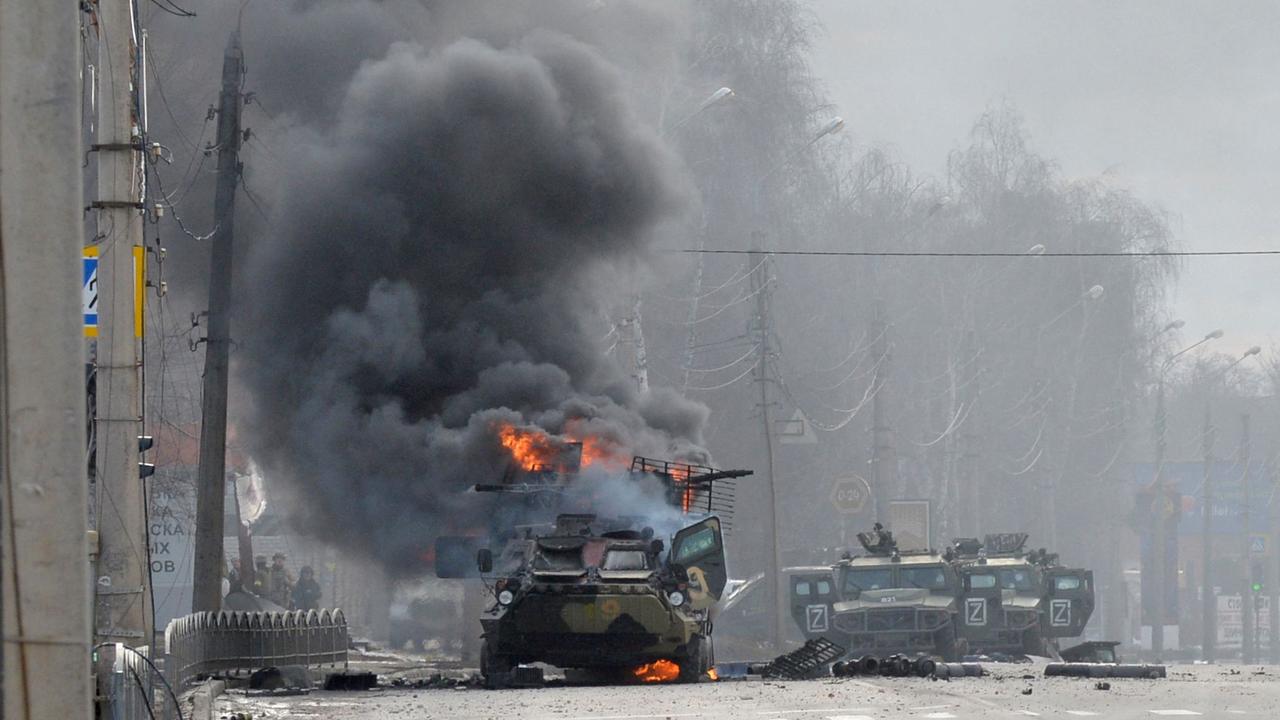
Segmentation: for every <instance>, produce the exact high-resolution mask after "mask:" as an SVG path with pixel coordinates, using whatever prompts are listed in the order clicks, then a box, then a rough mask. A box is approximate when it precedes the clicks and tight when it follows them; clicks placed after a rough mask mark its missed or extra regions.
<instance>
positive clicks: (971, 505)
mask: <svg viewBox="0 0 1280 720" xmlns="http://www.w3.org/2000/svg"><path fill="white" fill-rule="evenodd" d="M964 348H965V350H964V354H963V355H962V356H961V357H963V358H964V359H965V361H966V363H967V364H968V365H970V366H971V367H972V370H971V371H970V373H969V375H968V377H967V378H966V379H965V386H966V387H965V390H964V393H963V394H962V396H961V397H962V398H963V400H962V402H963V403H964V413H965V414H966V415H967V416H969V418H972V419H966V420H964V421H963V425H962V426H961V428H960V478H959V484H960V487H959V492H958V493H957V499H958V500H959V503H960V508H959V510H960V515H959V517H960V524H959V527H958V528H957V529H958V530H959V532H960V534H961V535H965V534H972V535H973V537H982V528H983V524H982V519H981V515H982V492H981V487H982V486H981V480H980V476H979V474H978V472H977V465H978V458H979V442H980V438H979V435H978V430H977V428H975V427H973V426H974V425H976V424H977V422H978V416H977V414H975V411H974V408H975V407H976V406H977V404H978V398H979V396H980V394H981V387H980V385H981V383H982V360H981V358H980V357H979V353H978V343H977V340H976V334H975V333H974V332H973V331H972V330H970V331H969V332H967V333H965V342H964Z"/></svg>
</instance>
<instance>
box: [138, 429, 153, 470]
mask: <svg viewBox="0 0 1280 720" xmlns="http://www.w3.org/2000/svg"><path fill="white" fill-rule="evenodd" d="M155 444H156V439H155V438H153V437H151V436H150V435H139V436H138V456H139V458H141V456H142V453H144V452H146V451H148V450H150V449H151V446H152V445H155ZM155 474H156V466H155V465H154V464H152V463H148V462H139V463H138V477H140V478H149V477H151V476H152V475H155Z"/></svg>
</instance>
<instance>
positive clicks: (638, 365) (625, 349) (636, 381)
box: [612, 87, 733, 394]
mask: <svg viewBox="0 0 1280 720" xmlns="http://www.w3.org/2000/svg"><path fill="white" fill-rule="evenodd" d="M732 97H733V90H731V89H730V88H727V87H722V88H720V89H719V90H716V91H715V92H713V93H711V94H710V95H709V96H707V98H706V99H705V100H703V101H702V102H701V103H699V104H698V107H697V108H696V109H695V110H694V111H693V112H691V113H689V114H688V115H686V116H685V117H684V119H682V120H680V121H679V122H677V123H676V124H674V125H672V126H671V127H669V128H664V129H662V130H659V131H658V136H659V137H664V138H665V137H667V136H668V135H669V134H670V133H673V132H675V131H677V130H679V129H680V128H682V127H684V126H685V125H686V124H687V123H688V122H689V121H690V120H692V119H694V118H695V117H697V116H698V115H701V114H702V113H703V112H704V111H706V110H707V109H708V108H711V107H713V106H715V105H718V104H720V103H722V102H724V101H725V100H728V99H729V98H732ZM698 242H699V243H702V242H704V237H703V236H701V235H700V236H699V238H698ZM699 249H701V246H699ZM698 262H699V263H701V262H702V254H701V253H699V255H698ZM699 273H700V269H699ZM628 300H629V302H628V308H627V313H626V315H625V316H624V317H623V318H622V320H620V321H613V322H612V325H613V332H616V333H618V334H619V337H618V339H617V340H615V342H614V346H615V347H617V348H618V349H619V354H620V355H624V357H623V359H622V361H623V365H624V367H625V369H626V371H627V375H628V377H629V378H630V379H631V382H632V384H633V385H634V386H635V389H636V391H637V392H639V393H641V394H645V393H647V392H649V369H648V360H647V357H646V353H645V347H644V329H643V327H642V326H641V317H640V306H641V297H640V293H639V292H637V291H634V290H633V291H632V293H631V294H630V296H629V298H628ZM695 312H696V307H695ZM691 319H692V318H691ZM689 364H691V363H686V368H687V367H688V365H689ZM685 378H686V381H685V384H686V385H687V384H688V370H687V369H686V370H685Z"/></svg>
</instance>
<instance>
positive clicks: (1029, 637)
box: [1022, 628, 1049, 657]
mask: <svg viewBox="0 0 1280 720" xmlns="http://www.w3.org/2000/svg"><path fill="white" fill-rule="evenodd" d="M1022 652H1023V654H1025V655H1036V656H1039V657H1048V655H1049V651H1048V650H1047V649H1046V647H1045V642H1044V637H1042V636H1041V635H1040V629H1039V628H1031V629H1030V630H1027V631H1026V632H1024V633H1023V634H1022Z"/></svg>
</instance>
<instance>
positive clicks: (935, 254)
mask: <svg viewBox="0 0 1280 720" xmlns="http://www.w3.org/2000/svg"><path fill="white" fill-rule="evenodd" d="M668 252H674V253H680V254H686V255H698V254H701V255H750V254H752V253H753V252H760V253H764V254H766V255H778V256H783V255H792V256H812V257H932V258H970V257H973V258H1044V257H1058V258H1064V257H1066V258H1071V257H1081V258H1100V257H1120V258H1162V257H1235V256H1253V255H1280V250H1152V251H1143V252H1043V253H1037V254H1032V253H1027V252H994V251H993V252H986V251H980V252H955V251H934V250H919V251H906V250H903V251H897V250H707V249H703V250H698V249H693V248H684V249H681V250H671V251H668Z"/></svg>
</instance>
